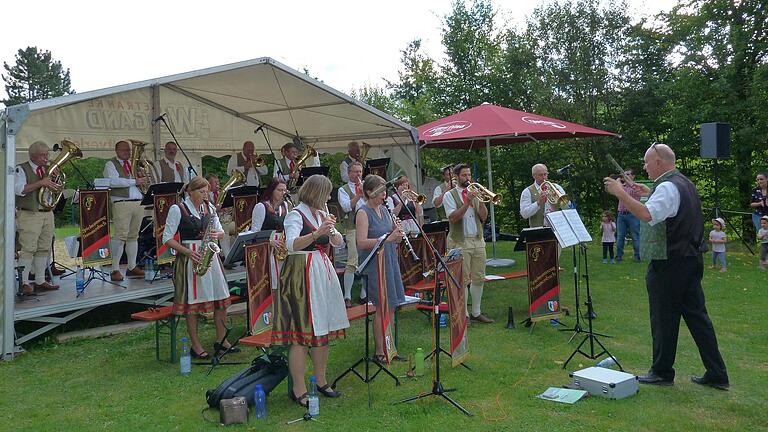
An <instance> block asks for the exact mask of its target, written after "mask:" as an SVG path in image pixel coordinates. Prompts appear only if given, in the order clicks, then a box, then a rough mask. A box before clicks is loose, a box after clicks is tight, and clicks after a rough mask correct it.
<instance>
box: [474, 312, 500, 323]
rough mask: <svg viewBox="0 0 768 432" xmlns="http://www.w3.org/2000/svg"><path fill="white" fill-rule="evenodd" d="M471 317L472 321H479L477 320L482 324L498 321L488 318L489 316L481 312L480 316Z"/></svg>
mask: <svg viewBox="0 0 768 432" xmlns="http://www.w3.org/2000/svg"><path fill="white" fill-rule="evenodd" d="M469 319H470V320H472V321H477V322H479V323H482V324H491V323H494V322H496V321H494V320H492V319H490V318H488V317H487V316H485V315H483V314H480V315H478V316H472V315H470V316H469Z"/></svg>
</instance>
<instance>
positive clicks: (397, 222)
mask: <svg viewBox="0 0 768 432" xmlns="http://www.w3.org/2000/svg"><path fill="white" fill-rule="evenodd" d="M384 208H385V209H386V210H387V213H389V217H390V218H392V224H393V225H394V226H395V228H400V219H399V218H398V217H397V216H395V215H394V213H392V212H391V211H390V210H389V207H387V205H386V204H385V205H384ZM403 241H404V242H405V247H406V248H408V253H410V254H411V258H413V261H414V262H418V261H420V260H421V259H420V258H419V256H418V255H416V252H415V251H414V250H413V245H411V241H410V240H408V234H406V233H403Z"/></svg>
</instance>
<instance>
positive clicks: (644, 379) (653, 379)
mask: <svg viewBox="0 0 768 432" xmlns="http://www.w3.org/2000/svg"><path fill="white" fill-rule="evenodd" d="M637 381H638V382H639V383H640V384H650V385H658V386H671V385H673V384H674V383H675V381H674V380H673V379H666V378H662V377H660V376H658V375H656V374H655V373H653V372H648V375H640V376H638V377H637Z"/></svg>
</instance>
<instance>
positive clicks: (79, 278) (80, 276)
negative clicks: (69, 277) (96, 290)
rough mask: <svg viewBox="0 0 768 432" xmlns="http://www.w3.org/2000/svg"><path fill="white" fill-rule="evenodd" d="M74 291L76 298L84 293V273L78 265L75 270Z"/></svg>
mask: <svg viewBox="0 0 768 432" xmlns="http://www.w3.org/2000/svg"><path fill="white" fill-rule="evenodd" d="M75 291H77V295H78V296H79V295H80V294H82V293H83V291H85V271H84V270H83V268H82V267H80V265H79V264H78V265H77V268H75Z"/></svg>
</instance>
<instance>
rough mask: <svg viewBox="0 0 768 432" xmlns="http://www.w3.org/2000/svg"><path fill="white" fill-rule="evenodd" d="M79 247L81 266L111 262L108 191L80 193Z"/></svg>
mask: <svg viewBox="0 0 768 432" xmlns="http://www.w3.org/2000/svg"><path fill="white" fill-rule="evenodd" d="M80 245H81V247H82V252H83V266H97V265H102V264H109V263H111V262H112V256H111V253H110V244H109V191H108V190H81V191H80Z"/></svg>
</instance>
